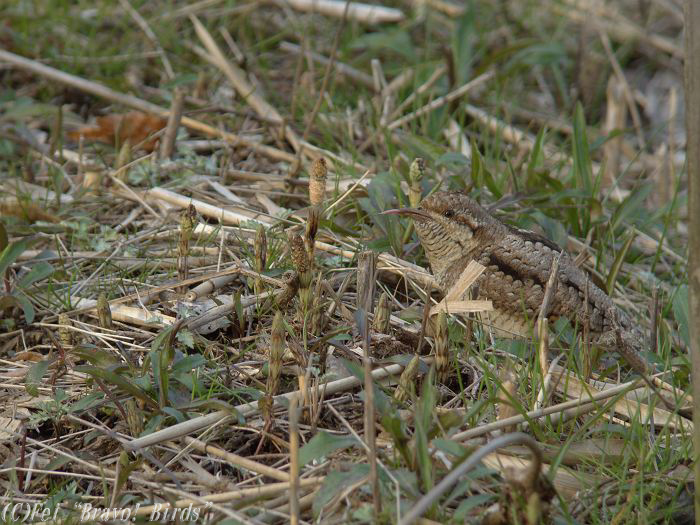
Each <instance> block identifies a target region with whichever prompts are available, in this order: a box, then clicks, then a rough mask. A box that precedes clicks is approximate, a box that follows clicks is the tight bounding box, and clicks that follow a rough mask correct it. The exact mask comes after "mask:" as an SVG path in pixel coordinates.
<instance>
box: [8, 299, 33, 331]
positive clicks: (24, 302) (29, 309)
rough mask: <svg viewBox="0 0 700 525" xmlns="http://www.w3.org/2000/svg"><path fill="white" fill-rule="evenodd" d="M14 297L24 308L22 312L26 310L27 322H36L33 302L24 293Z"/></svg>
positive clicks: (25, 317)
mask: <svg viewBox="0 0 700 525" xmlns="http://www.w3.org/2000/svg"><path fill="white" fill-rule="evenodd" d="M13 297H14V298H15V300H16V301H17V303H18V304H19V306H20V308H22V312H24V319H25V321H27V324H32V323H33V322H34V306H33V305H32V303H31V302H30V301H29V299H27V298H26V297H24V296H23V295H19V294H15V295H13Z"/></svg>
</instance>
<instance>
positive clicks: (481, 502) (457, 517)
mask: <svg viewBox="0 0 700 525" xmlns="http://www.w3.org/2000/svg"><path fill="white" fill-rule="evenodd" d="M497 497H498V496H497V495H496V494H476V495H474V496H470V497H468V498H466V499H464V500H462V502H461V503H460V504H459V507H457V510H456V511H455V513H454V516H453V520H454V521H455V522H456V523H467V522H469V521H470V520H469V519H468V518H470V517H471V516H467V513H468V512H469V511H470V510H472V509H475V508H477V507H484V506H486V504H487V503H490V502H492V501H495V500H496V498H497Z"/></svg>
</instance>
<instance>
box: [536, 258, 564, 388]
mask: <svg viewBox="0 0 700 525" xmlns="http://www.w3.org/2000/svg"><path fill="white" fill-rule="evenodd" d="M562 253H564V252H559V254H558V255H557V256H556V257H555V259H554V260H553V261H552V268H551V270H550V271H549V279H547V284H546V285H545V288H544V297H543V298H542V306H541V307H540V312H539V314H538V315H537V337H538V339H539V347H538V348H539V359H540V372H541V373H542V386H543V388H544V378H545V377H547V353H548V351H549V341H548V340H547V337H548V333H547V316H548V315H549V309H550V307H551V303H552V297H553V296H554V294H555V293H556V291H557V277H558V275H559V261H561V255H562Z"/></svg>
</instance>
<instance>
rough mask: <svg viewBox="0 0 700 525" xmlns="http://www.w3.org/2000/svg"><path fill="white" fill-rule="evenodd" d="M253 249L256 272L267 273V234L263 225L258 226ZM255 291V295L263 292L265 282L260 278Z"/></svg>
mask: <svg viewBox="0 0 700 525" xmlns="http://www.w3.org/2000/svg"><path fill="white" fill-rule="evenodd" d="M253 249H254V252H255V271H256V272H258V273H259V274H261V273H263V272H264V271H265V267H266V265H267V234H266V233H265V226H263V225H262V224H258V229H257V231H256V232H255V243H254V245H253ZM253 290H254V292H255V295H259V294H261V293H262V292H263V281H262V279H261V278H260V277H256V278H255V284H254V286H253Z"/></svg>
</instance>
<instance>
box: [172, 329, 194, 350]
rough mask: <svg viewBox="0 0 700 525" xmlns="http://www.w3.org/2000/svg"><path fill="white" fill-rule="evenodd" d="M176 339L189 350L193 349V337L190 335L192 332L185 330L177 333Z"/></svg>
mask: <svg viewBox="0 0 700 525" xmlns="http://www.w3.org/2000/svg"><path fill="white" fill-rule="evenodd" d="M176 338H177V340H178V341H180V342H181V343H182V344H183V345H185V346H186V347H187V348H189V349H190V350H191V349H193V348H194V336H193V335H192V332H190V331H189V330H187V329H186V328H183V329H182V330H180V331H178V333H177V336H176Z"/></svg>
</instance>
